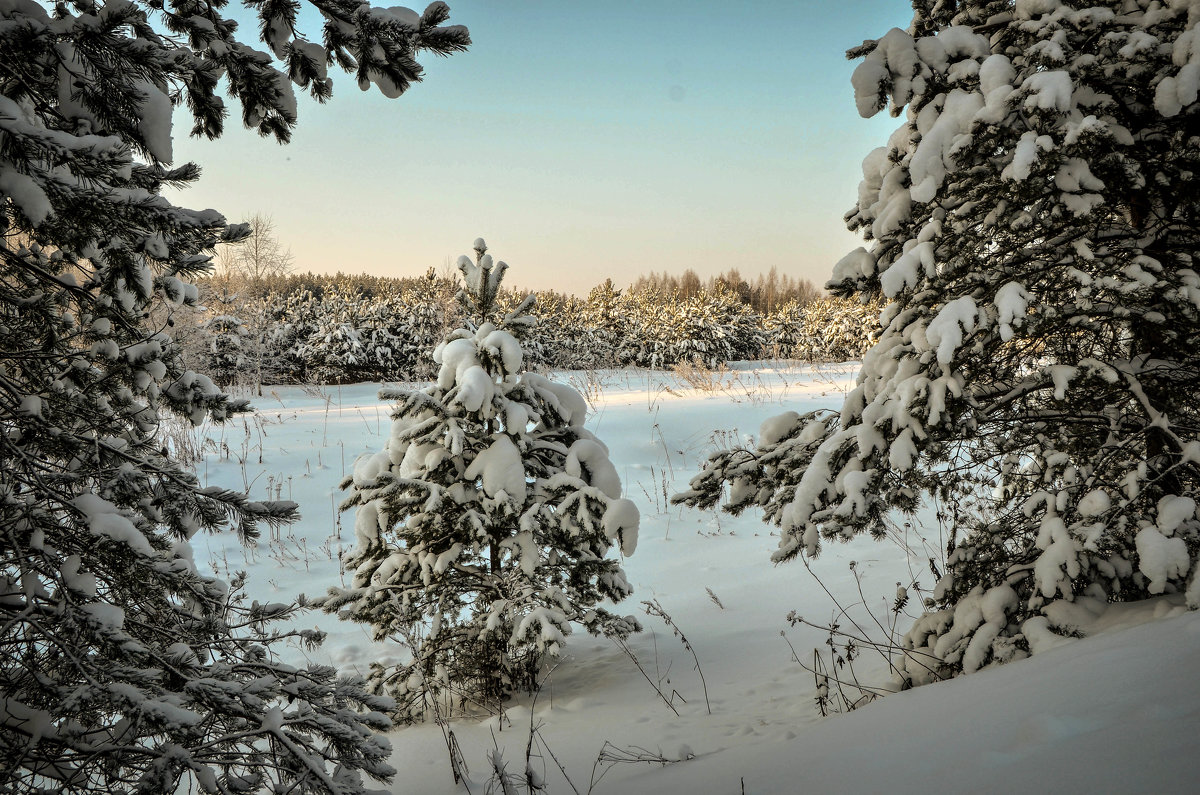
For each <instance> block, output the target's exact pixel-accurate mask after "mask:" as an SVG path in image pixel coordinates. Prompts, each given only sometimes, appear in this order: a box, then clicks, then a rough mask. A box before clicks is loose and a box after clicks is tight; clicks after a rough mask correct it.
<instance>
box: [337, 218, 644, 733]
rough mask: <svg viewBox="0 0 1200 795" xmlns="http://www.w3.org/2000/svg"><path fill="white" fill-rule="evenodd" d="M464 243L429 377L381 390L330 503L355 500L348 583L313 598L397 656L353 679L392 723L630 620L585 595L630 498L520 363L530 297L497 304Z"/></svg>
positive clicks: (601, 452)
mask: <svg viewBox="0 0 1200 795" xmlns="http://www.w3.org/2000/svg"><path fill="white" fill-rule="evenodd" d="M475 252H476V259H475V261H472V260H471V259H470V258H467V257H462V258H460V260H459V267H460V268H461V270H462V272H463V276H464V281H465V286H464V288H463V289H462V291H461V292H460V293H459V295H460V299H461V301H462V304H463V307H464V310H465V313H466V315H467V320H466V322H465V324H464V326H462V327H461V328H459V329H456V330H454V331H453V332H451V333H450V334H449V335H448V336H447V338H446V339H445V340H444V341H443V342H442V343H441V344H440V345H439V346H438V347H437V349H436V351H435V352H434V354H433V359H434V361H435V362H436V363H437V365H438V373H437V380H436V382H435V383H433V384H432V385H431V386H429V387H427V388H425V389H421V390H418V391H409V390H384V391H383V392H382V393H381V396H382V397H387V398H392V399H395V400H396V401H397V407H396V410H395V413H394V414H393V416H394V418H395V420H394V423H393V426H392V434H391V438H390V440H389V442H388V444H387V447H386V448H385V449H384V450H382V451H381V452H379V453H377V454H375V455H373V456H367V457H364V458H362V459H360V460H359V461H358V462H357V463H356V464H355V468H354V473H353V475H352V476H351V477H349V478H348V479H347V480H346V482H345V483H344V484H343V487H345V488H349V489H350V496H349V497H348V498H347V499H346V501H345V502H344V503H343V508H350V507H355V508H357V513H356V517H355V533H356V536H357V544H356V546H355V547H354V549H353V550H352V551H351V552H350V553H348V554H347V556H346V557H345V559H344V562H345V564H346V566H347V568H348V569H349V570H351V571H353V582H352V584H351V586H350V587H348V588H344V589H334V590H332V591H331V592H330V594H329V595H328V596H327V597H326V598H325V599H324V600H323V605H324V607H325V609H326V610H328V611H331V612H335V611H336V612H339V614H340V615H341V616H342V617H343V618H347V619H353V620H356V621H362V622H364V623H367V624H370V625H371V628H372V633H373V635H374V636H375V638H376V639H380V640H382V639H391V640H393V641H396V642H399V643H401V644H404V645H405V646H407V647H408V649H409V650H410V652H411V653H412V659H411V661H410V662H409V663H407V664H405V665H401V666H398V667H386V666H383V665H379V664H376V665H374V666H373V667H372V672H371V675H370V682H371V683H372V684H373V685H374V686H375V687H376V688H377V689H379V690H381V691H383V692H386V693H387V694H389V695H392V696H394V697H396V699H397V700H398V702H399V707H398V714H399V716H400V717H401V718H402V719H419V718H421V717H423V716H424V715H426V714H427V713H428V712H430V711H435V712H436V711H441V710H446V709H447V708H450V709H453V708H455V707H456V705H457V706H459V707H463V708H466V709H478V708H480V707H484V708H488V709H493V708H495V706H496V704H497V703H498V702H499V700H500V699H502V698H503V697H504V696H505V695H507V694H508V693H510V692H512V691H514V690H518V689H530V688H532V687H533V686H534V685H535V682H536V680H535V677H536V675H537V673H538V671H539V669H540V667H541V664H542V662H543V661H544V660H545V658H546V657H547V656H555V655H557V654H558V653H559V652H560V651H561V649H562V645H563V643H564V641H565V638H566V636H567V635H568V634H570V632H571V624H572V623H573V622H574V623H578V624H582V625H583V626H584V627H585V628H586V629H587V630H588V631H589V632H593V633H599V634H604V635H612V636H617V637H625V636H627V635H628V634H629V633H631V632H634V631H637V630H638V629H639V627H638V624H637V622H636V621H635V620H634V619H632V618H622V617H620V616H617V615H615V614H613V613H611V612H609V611H608V610H606V609H604V608H602V607H599V606H597V605H598V603H599V602H601V600H604V599H610V600H612V601H620V600H621V599H623V598H625V597H626V596H628V595H629V594H630V593H631V591H632V589H631V588H630V586H629V583H628V582H627V581H626V579H625V575H624V573H623V572H622V570H621V567H620V564H619V563H618V562H617V561H616V560H613V559H611V558H609V557H606V555H607V553H608V552H609V550H610V549H611V548H612V547H614V546H616V547H618V548H619V550H620V552H621V554H622V555H629V554H632V553H633V551H634V547H635V546H636V543H637V529H638V511H637V508H636V507H634V505H633V503H632V502H630V501H629V500H626V499H622V498H621V483H620V480H619V478H618V477H617V473H616V470H615V469H614V468H613V465H612V463H611V462H610V461H609V459H608V451H607V449H606V448H605V447H604V445H603V444H602V443H601V442H600V441H599V440H597V439H596V438H595V437H594V436H593V435H592V434H591V433H590V432H588V431H587V430H586V429H585V428H584V427H583V422H584V417H585V415H586V412H587V406H586V403H585V402H584V400H583V398H582V397H581V396H580V395H579V394H578V393H577V392H576V391H575V390H574V389H572V388H571V387H569V386H565V385H562V384H557V383H554V382H552V381H549V380H547V379H546V378H544V377H542V376H540V375H537V374H535V373H531V372H527V371H525V370H524V356H523V351H522V346H521V344H520V342H519V340H518V336H519V335H520V334H521V333H523V331H524V330H525V329H527V328H529V327H530V326H531V325H532V323H533V319H532V318H531V317H530V316H529V315H527V314H526V312H527V310H529V308H530V307H531V306H532V305H533V303H534V300H533V297H532V296H530V297H529V298H527V299H525V300H523V301H521V302H520V304H518V305H517V306H516V307H514V308H512V309H511V310H510V311H508V312H502V310H501V309H500V308H499V307H498V306H497V304H498V303H503V302H502V301H498V300H497V299H498V297H499V296H500V292H499V291H500V282H501V279H502V277H503V273H504V270H505V269H506V268H507V267H508V266H507V265H506V264H505V263H503V262H493V260H492V258H491V256H490V255H488V254H486V246H485V245H484V243H483V241H482V240H477V241H476V245H475ZM438 714H441V715H443V716H444V715H445V714H446V712H445V711H441V712H438Z"/></svg>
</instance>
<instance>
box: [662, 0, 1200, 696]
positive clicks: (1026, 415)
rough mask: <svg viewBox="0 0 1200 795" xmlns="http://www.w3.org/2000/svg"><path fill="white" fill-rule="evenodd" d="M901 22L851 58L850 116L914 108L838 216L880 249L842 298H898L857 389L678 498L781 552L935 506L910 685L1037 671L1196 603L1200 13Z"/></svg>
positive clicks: (1035, 4) (1027, 11) (839, 281)
mask: <svg viewBox="0 0 1200 795" xmlns="http://www.w3.org/2000/svg"><path fill="white" fill-rule="evenodd" d="M913 6H914V9H915V12H916V13H915V15H914V18H913V23H912V27H911V28H910V29H909V30H908V31H902V30H892V31H890V32H889V33H888V34H887V35H885V36H884V37H883V38H882V39H879V40H878V41H870V42H867V43H865V44H864V45H863V46H862V47H861V48H859V49H857V50H855V51H852V53H851V54H852V55H856V56H860V57H862V58H863V61H862V63H861V64H860V65H859V67H858V68H857V69H856V71H855V74H854V86H855V92H856V96H857V101H858V107H859V111H860V112H861V113H862V114H864V115H868V116H869V115H871V114H873V113H875V112H877V111H878V110H880V109H882V108H883V107H884V106H885V103H887V102H888V100H889V99H890V101H891V106H892V111H893V113H896V114H899V113H901V112H903V111H905V109H907V115H906V121H905V123H904V125H903V126H902V127H901V128H900V129H899V130H897V131H896V133H895V134H894V135H893V136H892V137H891V139H890V140H889V142H888V144H887V146H886V147H883V148H881V149H878V150H876V151H875V152H873V153H871V154H870V155H869V156H868V157H867V159H866V161H865V163H864V167H863V170H864V180H863V182H862V185H861V187H860V189H859V200H858V205H857V207H856V208H855V209H854V210H853V211H852V212H850V213H849V215H848V216H847V218H848V222H849V225H850V227H851V228H852V229H857V230H860V231H862V232H863V234H864V236H865V237H866V238H867V239H868V240H870V241H871V245H870V249H869V250H868V249H859V250H858V251H856V252H854V253H853V254H851V255H849V256H848V257H846V258H845V259H843V260H842V261H841V262H840V263H839V264H838V265H837V267H836V269H835V271H834V277H833V281H832V282H831V283H830V286H831V289H833V290H834V291H835V292H836V293H837V294H839V295H842V296H854V295H858V296H862V295H866V296H874V295H877V294H882V295H883V296H884V297H886V299H888V301H889V303H888V304H887V306H886V308H885V309H884V310H883V312H882V313H881V315H880V326H881V331H880V338H879V340H878V342H877V343H876V344H875V345H874V347H873V348H872V349H871V350H870V351H869V352H868V353H867V355H866V358H865V361H864V363H863V369H862V372H861V375H860V378H859V383H858V385H857V387H856V388H855V389H854V391H853V392H852V393H851V394H850V395H849V397H848V398H847V400H846V402H845V405H844V407H843V409H842V412H841V413H840V416H839V415H833V416H819V415H808V416H805V417H800V416H797V415H793V416H791V417H785V418H779V419H777V420H776V421H774V422H773V423H772V424H771V425H770V427H766V428H764V433H763V435H762V436H763V438H762V439H761V441H760V446H759V449H758V450H755V451H748V450H747V451H739V452H736V453H723V454H720V455H718V456H717V457H715V458H714V459H713V460H712V461H711V462H710V464H709V465H708V467H707V469H706V471H705V472H704V473H702V474H701V475H700V476H699V477H698V478H697V479H696V480H695V481H693V485H692V491H691V492H690V493H688V494H686V495H681V498H682V499H683V500H685V501H689V502H696V503H700V504H712V503H714V502H715V501H716V500H717V499H719V491H720V489H721V485H722V483H725V482H728V483H731V484H732V485H733V486H734V488H733V490H732V493H731V497H730V502H729V507H730V508H732V509H734V510H736V509H738V508H740V507H743V506H745V505H747V504H753V503H757V504H760V505H763V506H765V507H766V509H767V513H768V517H769V518H771V519H773V520H774V521H776V522H777V523H778V524H780V525H781V528H782V531H783V532H782V538H781V543H780V549H779V550H778V552H777V553H776V555H775V559H776V560H787V559H789V558H792V557H793V556H795V555H797V554H798V553H801V552H803V553H805V554H808V555H816V554H817V552H818V550H819V545H820V540H821V538H822V537H825V538H849V537H851V536H854V535H856V534H858V533H860V532H862V531H868V532H871V533H876V534H878V533H881V532H882V530H883V527H884V523H885V521H886V515H887V513H888V511H890V510H891V509H893V508H899V509H901V510H910V509H912V508H914V507H915V506H916V505H917V503H918V502H919V501H920V500H921V499H922V497H925V498H927V499H932V500H933V501H934V503H935V504H936V505H937V507H938V510H939V512H940V513H941V514H942V515H943V516H944V517H945V518H946V519H948V520H949V522H950V528H949V530H950V535H949V543H948V549H947V557H946V560H945V566H946V569H945V573H944V576H943V577H942V578H941V579H940V581H939V582H938V583H937V586H936V590H935V591H934V593H933V597H932V599H931V602H930V604H929V607H930V612H928V613H927V614H926V615H925V616H924V617H922V618H920V619H919V620H918V621H917V622H916V625H915V626H914V627H913V628H912V629H911V630H910V631H909V633H908V634H907V636H906V638H905V645H906V646H907V647H908V649H909V653H908V655H906V659H905V660H904V661H903V665H904V668H905V671H904V676H905V677H906V678H907V681H908V682H921V681H927V680H928V679H930V678H932V677H934V676H944V675H953V674H955V673H958V672H969V671H972V670H975V669H977V668H979V667H980V666H982V665H986V664H988V663H989V662H992V661H1003V660H1008V659H1013V658H1015V657H1019V656H1023V655H1024V654H1026V653H1028V652H1030V651H1032V652H1036V651H1037V650H1038V649H1039V648H1041V647H1043V646H1047V645H1050V644H1051V643H1053V642H1055V634H1065V633H1068V632H1069V631H1070V629H1071V624H1072V621H1073V619H1072V614H1076V613H1077V611H1078V609H1079V608H1078V605H1079V604H1080V603H1082V604H1084V605H1086V604H1088V602H1089V601H1090V600H1095V601H1097V602H1103V601H1105V600H1109V601H1113V600H1133V599H1139V598H1144V597H1147V596H1150V595H1153V594H1162V593H1175V592H1186V599H1187V602H1188V603H1189V604H1190V605H1191V606H1192V607H1197V606H1198V605H1200V584H1198V582H1200V579H1198V578H1197V575H1196V568H1197V558H1198V557H1200V522H1198V521H1197V517H1196V500H1197V495H1196V490H1197V483H1198V475H1200V470H1198V469H1197V467H1198V464H1200V366H1198V365H1200V353H1198V352H1200V316H1198V311H1200V275H1198V274H1197V272H1196V269H1195V262H1194V256H1195V252H1196V250H1197V244H1198V242H1200V241H1198V237H1200V226H1198V224H1200V182H1198V179H1200V105H1197V91H1198V89H1200V4H1197V3H1194V2H1157V1H1155V2H1150V1H1149V0H1121V1H1120V2H1059V1H1058V0H1016V2H957V3H944V2H916V3H914V4H913ZM1189 577H1190V580H1189ZM1071 603H1076V604H1071Z"/></svg>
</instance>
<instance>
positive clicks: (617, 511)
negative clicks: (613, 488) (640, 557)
mask: <svg viewBox="0 0 1200 795" xmlns="http://www.w3.org/2000/svg"><path fill="white" fill-rule="evenodd" d="M640 523H641V513H640V512H639V511H638V507H637V505H636V504H635V503H634V502H633V501H632V500H626V499H617V500H613V501H612V502H611V503H609V506H608V509H607V510H606V511H605V512H604V518H603V520H602V524H603V525H604V535H606V536H607V537H608V538H610V539H618V540H619V541H620V544H621V554H622V555H624V556H625V557H629V556H630V555H632V554H633V553H634V551H635V550H636V549H637V543H638V527H639V525H640Z"/></svg>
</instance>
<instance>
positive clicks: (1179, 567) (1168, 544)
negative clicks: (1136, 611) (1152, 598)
mask: <svg viewBox="0 0 1200 795" xmlns="http://www.w3.org/2000/svg"><path fill="white" fill-rule="evenodd" d="M1135 544H1136V546H1137V553H1138V571H1140V572H1141V573H1142V574H1144V575H1146V578H1147V579H1148V580H1149V583H1148V584H1147V585H1146V590H1148V591H1149V592H1150V593H1162V592H1163V591H1165V590H1166V587H1167V582H1168V581H1169V580H1172V579H1175V578H1178V577H1184V576H1186V575H1187V573H1188V570H1189V569H1190V568H1191V565H1192V561H1191V557H1190V556H1189V555H1188V549H1187V544H1186V543H1184V540H1183V539H1182V538H1178V537H1171V538H1168V537H1167V536H1164V535H1163V534H1162V533H1161V532H1159V529H1158V528H1157V527H1146V528H1143V529H1142V530H1141V531H1139V532H1138V534H1137V538H1136V539H1135Z"/></svg>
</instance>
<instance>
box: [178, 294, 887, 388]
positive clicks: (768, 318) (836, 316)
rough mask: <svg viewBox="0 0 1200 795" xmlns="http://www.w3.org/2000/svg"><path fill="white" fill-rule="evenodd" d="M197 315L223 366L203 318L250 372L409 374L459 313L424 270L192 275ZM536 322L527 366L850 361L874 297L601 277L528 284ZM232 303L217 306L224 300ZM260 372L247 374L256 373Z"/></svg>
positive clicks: (862, 342)
mask: <svg viewBox="0 0 1200 795" xmlns="http://www.w3.org/2000/svg"><path fill="white" fill-rule="evenodd" d="M200 287H201V299H202V302H203V303H205V304H206V305H207V307H208V310H209V313H210V316H209V318H208V321H207V322H206V325H204V326H203V327H202V328H199V329H195V330H192V331H190V332H189V333H190V336H189V342H188V351H190V353H189V361H190V362H192V363H193V365H194V366H195V367H196V368H197V369H205V370H206V371H209V372H225V370H223V369H222V368H225V367H227V359H223V358H221V356H219V355H218V354H219V353H220V352H221V351H223V350H225V349H227V347H228V345H227V343H229V342H231V341H232V340H224V341H222V342H219V343H218V342H216V341H215V340H214V339H213V337H214V336H215V335H216V334H218V333H219V332H223V331H224V329H223V328H222V327H220V326H218V325H216V324H214V323H213V322H212V321H214V320H215V319H216V318H218V317H221V316H230V317H234V318H237V319H239V320H240V321H242V323H243V325H244V326H245V328H246V329H247V334H246V335H244V336H243V337H242V340H241V342H242V348H241V354H242V356H243V357H244V358H245V361H246V365H247V366H246V367H245V368H244V369H243V370H242V371H241V373H242V376H243V378H245V379H247V381H251V382H253V383H256V384H260V385H261V384H262V383H264V379H265V382H266V383H312V382H316V383H351V382H355V381H414V380H415V381H422V380H430V379H432V378H433V376H434V375H435V373H436V368H434V369H431V368H432V367H433V362H432V359H430V357H429V353H430V351H432V350H433V348H434V347H436V345H437V343H438V342H439V341H440V340H441V339H442V338H443V337H444V336H445V334H446V332H447V331H449V330H451V329H453V328H455V326H456V325H458V324H459V323H461V322H462V320H463V309H462V307H461V305H459V304H458V303H457V302H456V301H455V300H454V292H455V288H454V286H453V282H452V280H450V279H447V278H445V277H442V276H438V275H436V274H435V273H434V272H432V271H431V272H430V273H429V274H427V275H426V276H425V277H423V278H420V279H412V278H409V279H384V278H380V277H363V276H346V275H336V276H313V275H311V274H301V275H298V276H291V277H287V278H282V279H273V280H266V279H264V280H256V281H242V282H240V283H238V284H237V285H236V287H237V289H236V292H235V293H233V294H232V296H230V294H229V293H228V292H227V290H228V288H229V284H228V282H227V281H226V280H213V281H209V282H203V283H201V285H200ZM527 295H528V294H527V293H520V292H515V291H511V290H503V289H502V290H501V292H500V294H499V295H498V296H497V299H496V300H497V302H498V304H499V306H501V307H503V308H505V309H512V308H514V307H516V306H517V305H518V304H519V303H520V302H521V301H522V300H524V299H525V297H526V296H527ZM536 296H537V301H538V313H539V316H540V317H541V318H542V320H544V321H545V322H543V323H539V324H538V325H536V326H532V327H529V328H527V329H524V330H523V331H522V337H521V342H522V347H523V351H524V355H525V362H526V365H527V366H528V367H529V368H530V369H558V370H588V369H600V368H617V367H627V366H636V367H653V368H663V369H665V368H670V367H673V366H674V365H676V364H679V363H687V364H699V365H702V366H708V367H718V366H721V365H723V364H725V363H727V362H730V361H737V360H748V359H762V358H791V359H800V360H803V361H816V362H827V361H848V360H855V359H861V358H862V356H863V353H864V352H865V351H866V350H867V348H868V347H869V343H870V340H871V330H872V328H873V327H874V318H875V316H876V314H877V312H878V307H877V306H875V305H873V304H866V305H864V304H861V303H859V302H858V301H847V300H844V299H839V298H822V299H818V300H815V301H809V302H807V303H804V304H799V303H795V302H789V303H786V304H783V305H781V306H778V307H776V309H775V310H774V311H772V312H771V313H770V314H766V315H763V314H759V313H758V312H755V311H754V310H753V309H752V308H751V307H750V306H749V305H748V304H746V303H745V302H744V301H742V300H741V299H740V298H739V297H738V296H737V294H736V293H734V292H733V291H732V290H729V289H726V288H725V287H723V286H721V285H720V284H718V286H717V287H716V288H714V290H713V291H712V292H709V291H706V290H701V291H699V292H696V293H694V294H693V295H691V296H690V297H688V298H686V299H683V298H681V295H679V294H675V293H661V292H658V291H657V290H655V289H646V290H641V291H637V290H632V289H629V290H617V289H615V288H614V287H613V285H612V283H611V281H609V282H608V283H606V284H603V285H599V286H597V287H596V288H594V289H593V290H592V291H591V292H590V293H589V295H588V296H587V297H586V298H582V299H581V298H576V297H573V296H568V295H562V294H560V293H556V292H552V291H539V292H537V293H536ZM231 297H232V299H233V301H232V304H230V301H229V299H230V298H231ZM260 374H261V377H260Z"/></svg>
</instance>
